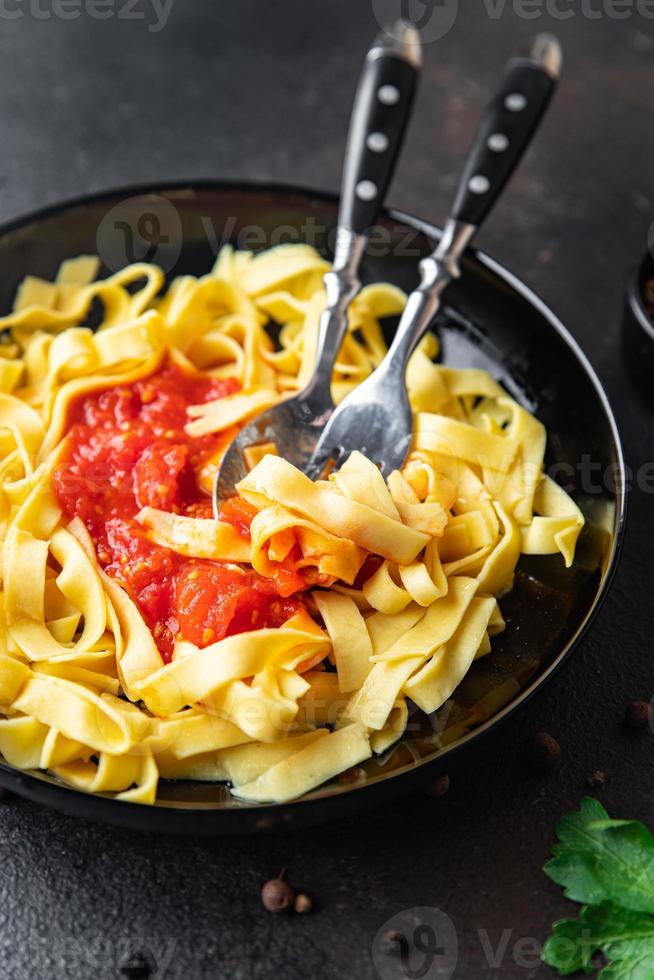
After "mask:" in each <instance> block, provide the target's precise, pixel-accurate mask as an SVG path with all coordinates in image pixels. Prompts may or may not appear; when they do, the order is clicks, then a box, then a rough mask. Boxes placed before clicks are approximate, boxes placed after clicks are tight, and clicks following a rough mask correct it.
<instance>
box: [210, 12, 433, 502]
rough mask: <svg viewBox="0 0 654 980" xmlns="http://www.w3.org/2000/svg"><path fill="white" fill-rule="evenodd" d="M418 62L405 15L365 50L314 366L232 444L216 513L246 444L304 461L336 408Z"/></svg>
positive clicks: (238, 474) (217, 490)
mask: <svg viewBox="0 0 654 980" xmlns="http://www.w3.org/2000/svg"><path fill="white" fill-rule="evenodd" d="M420 65H421V53H420V40H419V35H418V32H417V31H416V29H415V28H414V27H412V26H410V25H409V24H407V23H406V22H405V21H398V22H397V24H395V26H394V27H393V28H392V29H389V30H386V31H384V32H383V33H382V34H380V35H379V37H378V38H377V39H376V40H375V42H374V44H373V46H372V48H371V49H370V51H369V52H368V54H367V56H366V59H365V62H364V66H363V70H362V73H361V79H360V81H359V86H358V88H357V92H356V96H355V101H354V107H353V111H352V119H351V122H350V130H349V133H348V139H347V146H346V149H345V160H344V165H343V179H342V186H341V203H340V208H339V214H338V227H337V233H336V247H335V250H334V262H333V266H332V269H331V270H330V271H329V272H327V273H326V274H325V276H324V284H325V289H326V292H327V304H326V308H325V310H324V312H323V313H322V316H321V318H320V324H319V330H318V343H317V351H316V360H315V367H314V372H313V375H312V377H311V378H310V380H309V382H308V384H307V385H306V387H305V388H304V389H303V390H302V391H301V392H300V393H299V394H298V395H295V396H294V397H292V398H289V399H287V400H285V401H283V402H281V403H280V404H278V405H275V406H274V407H273V408H271V409H269V410H268V411H266V412H264V413H263V414H261V415H259V416H257V417H256V418H255V419H254V420H253V421H251V422H250V423H249V424H248V425H246V426H245V427H244V428H243V429H242V430H241V431H240V433H239V434H238V436H237V437H236V439H234V441H233V442H232V443H231V444H230V446H229V447H228V449H227V452H226V453H225V455H224V457H223V459H222V461H221V465H220V469H219V471H218V474H217V477H216V481H215V484H214V500H213V504H214V513H215V515H216V517H217V516H218V511H219V508H220V503H221V501H222V500H225V499H226V498H227V497H229V496H230V495H231V494H233V493H234V492H235V491H234V487H235V485H236V483H238V481H239V480H241V479H242V478H243V477H244V476H245V474H246V473H247V469H248V468H247V465H246V461H245V450H246V449H247V448H248V447H251V446H253V445H256V444H257V443H259V444H261V443H263V442H267V441H272V442H275V443H276V444H277V445H279V446H280V450H281V451H283V453H284V456H285V457H286V459H288V460H289V461H290V462H292V463H295V464H296V465H298V466H300V467H302V466H304V465H305V464H306V462H307V460H308V459H309V457H310V455H311V452H312V450H313V449H314V448H315V445H316V442H317V440H318V435H319V434H320V432H321V431H322V429H323V427H324V425H325V423H326V422H327V419H328V418H329V416H330V415H331V413H332V412H333V411H334V403H333V401H332V397H331V391H330V386H331V378H332V373H333V370H334V364H335V362H336V357H337V355H338V352H339V350H340V348H341V345H342V343H343V340H344V339H345V334H346V333H347V326H348V320H347V310H348V307H349V305H350V303H351V302H352V300H353V299H354V297H355V296H356V294H357V293H358V291H359V289H360V287H361V283H360V282H359V278H358V270H359V265H360V263H361V259H362V256H363V253H364V251H365V248H366V244H367V241H368V236H369V232H370V228H371V226H372V225H374V223H375V221H376V218H377V214H378V211H379V208H380V207H381V204H382V201H383V199H384V196H385V194H386V191H387V189H388V186H389V184H390V181H391V177H392V175H393V171H394V169H395V164H396V162H397V158H398V156H399V151H400V147H401V144H402V138H403V136H404V131H405V129H406V124H407V122H408V119H409V115H410V112H411V107H412V104H413V97H414V94H415V89H416V83H417V80H418V74H419V70H420Z"/></svg>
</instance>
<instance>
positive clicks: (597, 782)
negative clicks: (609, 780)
mask: <svg viewBox="0 0 654 980" xmlns="http://www.w3.org/2000/svg"><path fill="white" fill-rule="evenodd" d="M586 782H587V783H588V785H589V786H592V787H593V788H596V787H598V786H603V785H604V783H605V782H606V773H605V772H604V771H603V770H602V769H594V770H593V771H592V772H590V773H588V775H587V776H586Z"/></svg>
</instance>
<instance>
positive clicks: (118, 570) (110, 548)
mask: <svg viewBox="0 0 654 980" xmlns="http://www.w3.org/2000/svg"><path fill="white" fill-rule="evenodd" d="M238 387H239V386H238V383H237V382H236V381H234V380H232V379H226V380H223V379H214V378H207V377H205V376H204V375H202V374H189V373H187V372H185V371H183V370H182V369H181V368H179V367H178V366H177V365H175V364H173V363H170V362H168V363H165V364H164V365H163V366H162V367H161V368H160V369H159V370H158V371H156V372H155V373H154V374H152V375H149V376H148V377H147V378H144V379H142V380H140V381H135V382H133V383H132V384H130V385H117V386H116V387H114V388H108V389H105V390H104V391H101V392H95V393H93V394H91V395H86V396H80V398H79V399H78V400H77V402H75V403H74V404H73V405H72V406H71V412H70V417H69V448H68V451H67V453H66V455H65V458H63V459H62V460H61V462H60V464H59V466H58V467H57V469H56V470H55V473H54V477H53V479H54V488H55V493H56V495H57V498H58V500H59V504H60V506H61V507H62V509H63V511H64V513H65V514H66V515H67V516H68V517H69V518H72V517H74V516H77V517H79V518H81V520H83V521H84V523H85V525H86V527H87V528H88V531H89V533H90V535H91V537H92V538H93V541H94V543H95V549H96V554H97V556H98V561H99V563H100V565H101V566H102V567H103V568H104V570H105V572H107V574H108V575H111V576H112V577H113V578H115V579H116V581H117V582H119V583H120V585H122V586H123V588H125V589H126V591H127V592H128V593H129V595H130V596H131V597H132V599H133V600H134V601H135V602H136V604H137V606H138V607H139V610H140V611H141V614H142V616H143V618H144V620H145V622H146V623H147V625H148V627H149V628H150V630H151V632H152V635H153V636H154V639H155V641H156V643H157V646H158V647H159V650H160V651H161V654H162V656H163V658H164V660H165V661H168V660H169V659H170V656H171V654H172V650H173V644H174V642H175V639H176V638H180V639H184V640H188V641H190V642H191V643H195V644H196V645H197V646H199V647H204V646H208V645H209V644H210V643H214V642H215V641H216V640H220V639H222V638H223V637H225V636H228V635H231V634H234V633H242V632H245V631H246V630H251V629H257V628H261V627H264V626H269V627H275V626H281V624H282V623H283V622H285V621H286V620H287V619H288V618H289V617H290V616H292V615H294V613H296V612H298V611H299V610H300V609H302V608H304V603H303V602H302V598H301V596H299V595H295V594H292V592H293V591H294V590H295V589H296V588H297V587H298V586H302V587H305V586H304V585H303V583H301V582H300V580H298V578H297V576H295V577H293V576H292V574H291V573H288V574H287V575H286V576H284V575H282V576H280V577H279V578H278V579H277V580H275V581H272V580H270V579H265V578H263V577H262V576H260V575H258V574H257V573H256V572H254V571H252V570H246V571H244V570H243V569H242V568H239V567H238V566H234V565H230V564H229V563H225V562H216V561H208V560H205V559H196V558H186V557H184V556H182V555H178V554H176V553H175V552H174V551H171V550H170V549H168V548H162V547H160V546H159V545H156V544H152V543H151V542H150V541H148V540H147V537H146V534H145V531H144V529H143V527H142V526H141V525H140V524H139V523H138V522H137V521H136V520H135V516H136V514H138V512H139V511H140V509H141V508H142V507H146V506H149V507H156V508H158V509H159V510H166V511H171V512H174V513H176V514H183V515H186V516H189V517H211V516H212V510H211V500H210V497H209V495H208V492H207V488H205V489H203V488H202V487H201V486H200V484H199V482H198V478H199V475H200V472H201V470H202V467H203V466H206V465H207V464H208V463H210V462H211V459H212V457H214V456H215V455H216V454H217V453H218V452H219V451H220V449H221V447H222V446H223V445H224V444H225V443H226V442H228V441H229V440H230V439H231V438H232V436H233V434H234V433H233V432H225V433H221V434H219V435H207V436H201V437H196V438H192V437H191V436H189V435H187V433H186V432H185V431H184V425H185V423H186V422H187V421H188V417H187V414H186V409H187V407H188V406H189V405H198V404H201V403H204V402H208V401H213V400H215V399H218V398H224V397H225V396H226V395H230V394H232V393H233V392H235V391H237V390H238ZM253 513H254V510H253V509H251V508H249V507H248V505H247V504H246V503H245V502H239V503H238V504H237V503H236V502H235V503H234V504H231V505H228V506H226V507H225V508H224V511H223V513H222V514H221V517H222V519H223V520H228V521H229V522H230V523H232V524H233V525H234V526H235V527H236V528H237V529H238V530H239V533H240V534H242V535H243V536H244V537H246V538H249V525H250V521H251V519H252V516H253Z"/></svg>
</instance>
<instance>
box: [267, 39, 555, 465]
mask: <svg viewBox="0 0 654 980" xmlns="http://www.w3.org/2000/svg"><path fill="white" fill-rule="evenodd" d="M560 69H561V48H560V46H559V43H558V41H557V40H556V38H554V37H552V36H551V35H548V34H540V35H538V36H537V37H536V38H535V39H534V40H533V41H531V42H530V44H529V47H528V48H527V49H526V50H525V51H524V52H522V53H521V54H519V55H518V56H516V57H514V58H512V59H511V60H510V61H509V63H508V65H507V67H506V69H505V71H504V74H503V76H502V79H501V82H500V85H499V87H498V90H497V92H496V93H495V95H494V96H493V99H492V100H491V102H490V104H489V106H488V107H487V109H486V111H485V113H484V115H483V117H482V120H481V122H480V125H479V127H478V129H477V132H476V134H475V137H474V140H473V144H472V147H471V149H470V152H469V154H468V157H467V160H466V162H465V165H464V167H463V172H462V175H461V179H460V182H459V187H458V190H457V193H456V196H455V199H454V204H453V207H452V211H451V214H450V217H449V218H448V220H447V223H446V225H445V229H444V231H443V235H442V237H441V239H440V241H439V243H438V246H437V248H436V249H435V251H434V252H433V253H432V254H431V255H429V256H428V257H427V258H424V259H423V260H422V261H421V263H420V272H421V281H420V285H419V286H418V287H417V289H415V290H414V291H413V292H412V293H411V295H410V296H409V298H408V300H407V304H406V307H405V309H404V312H403V314H402V318H401V320H400V323H399V325H398V328H397V331H396V333H395V336H394V338H393V342H392V344H391V346H390V349H389V351H388V353H387V355H386V357H385V358H384V360H383V361H382V363H381V364H380V365H379V367H378V368H377V369H376V370H375V371H374V372H373V373H372V374H371V375H370V376H369V377H368V378H366V380H365V381H363V382H362V383H361V384H360V385H358V386H357V388H355V389H354V391H352V392H351V393H350V394H349V395H348V396H347V398H345V399H344V401H343V402H341V404H340V405H339V406H338V408H337V409H336V410H335V411H334V412H333V414H332V415H331V418H330V420H329V422H328V423H327V425H326V427H325V429H324V431H323V433H322V435H321V436H320V439H319V440H318V443H317V445H316V448H315V451H314V453H313V455H312V457H311V459H310V461H309V463H308V464H307V466H305V467H304V469H305V472H306V473H307V475H308V476H310V477H311V478H312V479H317V478H318V477H319V476H320V475H321V474H322V473H324V472H325V470H326V469H334V468H336V469H337V468H338V467H339V465H340V464H341V463H342V462H344V461H345V459H346V458H347V457H348V456H349V454H350V453H351V452H352V451H354V450H359V451H360V452H362V453H363V454H364V455H365V456H367V457H368V458H369V459H371V460H373V462H375V463H376V464H377V465H378V466H379V468H380V470H381V472H382V473H383V474H384V475H385V476H388V474H389V473H390V472H392V471H393V470H394V469H399V468H400V467H401V466H402V465H403V463H404V461H405V459H406V457H407V454H408V452H409V449H410V446H411V440H412V434H413V415H412V412H411V406H410V404H409V396H408V392H407V387H406V367H407V362H408V359H409V357H410V355H411V353H412V352H413V350H414V349H415V347H416V344H417V343H418V342H419V341H420V339H421V338H422V337H423V336H424V334H425V332H426V331H427V329H428V327H429V325H430V323H431V322H432V321H433V318H434V316H435V315H436V313H437V311H438V308H439V306H440V301H441V296H442V294H443V291H444V289H445V288H446V286H447V285H448V284H449V283H450V282H451V281H452V279H455V278H457V277H458V276H459V275H460V270H459V261H460V259H461V256H462V254H463V252H464V251H465V249H466V247H467V245H468V244H469V243H470V241H471V239H472V237H473V235H474V234H475V232H476V231H477V230H478V228H479V227H480V225H481V224H482V222H483V221H484V219H485V218H486V216H487V215H488V213H489V211H490V209H491V207H492V206H493V204H494V203H495V201H496V200H497V198H498V197H499V195H500V193H501V191H502V190H503V188H504V186H505V184H506V182H507V181H508V179H509V177H510V176H511V174H512V173H513V171H514V169H515V167H516V166H517V164H518V162H519V160H520V158H521V157H522V155H523V153H524V151H525V150H526V148H527V146H528V145H529V143H530V141H531V138H532V136H533V135H534V133H535V131H536V128H537V126H538V123H539V122H540V120H541V118H542V116H543V113H544V112H545V109H546V107H547V105H548V103H549V101H550V98H551V96H552V93H553V92H554V89H555V87H556V83H557V81H558V78H559V74H560ZM279 444H280V451H284V450H285V445H284V442H283V441H282V440H279Z"/></svg>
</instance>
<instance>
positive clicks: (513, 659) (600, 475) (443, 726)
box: [0, 181, 625, 834]
mask: <svg viewBox="0 0 654 980" xmlns="http://www.w3.org/2000/svg"><path fill="white" fill-rule="evenodd" d="M336 213H337V199H336V198H335V197H334V196H332V195H327V194H322V193H317V192H313V191H306V190H298V189H294V188H289V187H276V186H275V187H273V186H269V185H252V184H225V183H214V182H206V181H204V182H198V183H194V184H177V185H168V186H166V187H165V188H161V187H156V188H155V187H139V188H131V189H128V190H122V191H114V192H111V193H106V194H102V195H98V196H94V197H87V198H83V199H80V200H77V201H73V202H70V203H66V204H62V205H59V206H56V207H52V208H48V209H46V210H43V211H41V212H39V213H37V214H33V215H30V216H29V217H27V218H23V219H20V220H18V221H14V222H12V223H11V224H8V225H5V226H4V227H3V228H1V229H0V269H1V270H2V275H1V277H0V310H1V311H2V312H3V313H4V312H7V311H8V310H9V309H10V306H11V303H12V300H13V296H14V293H15V290H16V286H17V285H18V283H19V282H20V281H21V279H22V278H23V277H24V276H25V275H26V274H28V273H32V274H35V275H40V276H43V277H45V278H48V279H51V278H52V277H53V276H54V274H55V272H56V270H57V267H58V265H59V263H60V262H61V260H62V259H65V258H68V257H71V256H76V255H79V254H82V253H95V252H98V253H99V254H100V256H101V258H102V259H103V262H104V263H105V265H106V269H105V271H106V272H109V271H115V270H116V269H117V268H120V267H121V266H123V265H125V264H126V263H128V262H131V261H134V260H135V259H143V258H144V259H146V260H151V261H155V262H158V263H159V264H161V265H162V266H163V267H164V268H165V269H166V271H167V273H169V275H171V276H173V275H179V274H183V273H195V274H200V273H204V272H205V271H207V270H208V269H209V268H210V266H211V264H212V262H213V257H214V254H215V251H216V248H217V246H218V245H219V244H221V243H222V242H224V241H228V240H229V241H231V242H232V243H236V244H238V245H240V247H249V248H254V249H257V250H259V249H262V248H266V247H269V246H270V245H275V244H279V243H280V242H283V241H305V240H308V241H309V242H310V243H311V244H314V245H315V246H316V247H317V248H318V249H319V250H321V251H323V252H325V253H326V254H329V253H330V245H331V243H332V242H333V235H334V227H335V223H336ZM438 234H439V233H438V230H437V229H436V228H434V227H432V226H430V225H428V224H426V223H425V222H422V221H420V220H418V219H416V218H413V217H410V216H409V215H406V214H401V213H399V212H394V211H391V212H386V213H385V214H384V216H383V218H382V219H381V222H380V226H379V229H378V232H377V233H376V234H374V235H373V236H372V241H371V246H370V248H369V254H368V256H367V257H366V259H365V260H364V263H363V269H362V274H363V279H364V281H365V282H370V281H380V280H388V281H391V282H393V283H396V284H397V285H398V286H401V287H402V288H403V289H405V290H409V289H411V288H412V287H413V286H414V285H415V284H416V282H417V278H418V277H417V260H418V258H419V256H420V255H422V254H425V253H426V252H427V251H428V250H430V249H431V248H432V247H433V246H432V242H433V240H434V238H437V237H438ZM446 300H447V302H446V303H445V306H444V308H443V309H442V311H441V312H440V313H439V315H438V318H437V321H436V327H437V330H438V334H439V337H440V340H441V345H442V359H443V361H444V362H445V363H447V364H451V365H453V366H457V367H483V368H487V369H488V370H490V371H491V373H492V374H493V375H494V376H495V377H496V378H497V379H498V380H499V381H500V382H501V383H502V384H504V385H505V386H506V387H507V389H508V390H509V391H510V393H511V394H512V395H513V396H514V397H515V398H516V399H517V400H518V401H520V402H521V403H522V404H523V405H525V406H526V407H527V408H529V409H530V411H532V412H535V413H536V415H537V416H538V417H539V418H540V419H541V420H542V421H543V422H544V423H545V425H546V426H547V430H548V434H549V439H548V456H547V463H548V466H550V467H553V469H551V470H550V472H551V474H552V475H554V476H555V477H556V478H558V479H559V482H562V483H563V484H564V485H565V486H566V489H569V490H570V491H571V492H572V493H573V496H574V497H575V499H576V501H577V503H578V504H579V506H580V507H581V509H582V510H583V512H584V514H585V515H586V517H587V524H586V527H585V529H584V531H583V533H582V536H581V538H580V542H579V546H578V550H577V559H576V561H575V565H574V566H573V568H572V569H569V570H566V569H565V568H564V566H563V562H562V559H561V558H560V556H558V555H557V556H547V557H523V558H522V559H521V561H520V563H519V566H518V574H517V577H516V585H515V588H514V590H513V592H512V593H511V594H510V595H508V596H507V597H506V598H505V599H504V600H503V601H502V609H503V612H504V615H505V617H506V619H507V625H508V628H507V630H506V632H505V633H503V634H501V635H500V636H498V637H497V638H495V640H494V642H493V653H492V654H491V655H490V656H488V657H485V658H483V659H482V660H480V661H478V662H477V663H475V664H474V665H473V668H472V669H471V671H470V673H469V674H468V676H467V677H466V678H465V680H464V681H463V683H462V684H461V685H460V687H459V688H458V690H457V691H456V693H455V696H454V698H453V701H452V702H451V703H449V704H448V705H446V706H444V708H443V709H441V711H440V712H439V713H438V715H437V717H436V718H435V719H434V718H433V719H431V721H430V720H429V719H427V718H425V717H424V716H422V715H420V713H416V714H415V715H412V716H411V717H410V721H409V729H410V730H408V731H407V734H406V735H405V737H404V738H403V740H402V742H401V743H399V744H398V745H397V746H396V747H395V748H393V749H391V750H390V751H389V752H387V753H386V755H385V756H382V757H381V758H380V759H374V760H370V761H369V762H368V763H366V764H365V765H364V766H363V767H361V770H360V772H359V773H358V779H357V781H356V782H342V781H335V782H333V783H330V784H329V785H326V786H324V787H322V788H320V789H318V790H316V791H314V792H313V793H310V794H308V795H307V796H306V797H304V798H303V799H301V800H298V801H295V802H293V803H287V804H283V805H269V804H266V805H248V804H244V803H239V802H238V801H236V800H234V799H233V798H232V797H231V795H230V793H229V791H228V789H227V788H226V787H225V786H224V785H221V784H203V783H193V782H186V781H179V782H162V784H161V785H160V792H159V798H158V800H157V803H156V804H155V805H154V806H144V805H138V804H132V803H123V802H118V801H115V800H113V799H112V798H111V796H109V795H100V796H92V795H88V794H85V793H81V792H79V791H77V790H75V789H71V788H69V787H67V786H64V785H63V784H61V783H60V782H59V781H58V780H57V779H56V778H54V777H52V776H49V775H47V774H45V773H41V772H29V773H26V772H19V771H17V770H15V769H13V768H12V767H11V766H9V765H7V764H5V763H2V762H0V783H1V784H2V785H4V786H5V787H7V788H8V789H9V790H12V791H14V792H16V793H19V794H21V795H23V796H26V797H29V798H30V799H33V800H37V801H39V802H41V803H45V804H47V805H49V806H53V807H55V808H57V809H59V810H63V811H65V812H67V813H71V814H76V815H79V816H83V817H87V818H90V819H97V820H103V821H107V822H110V823H114V824H120V825H124V826H129V827H134V828H141V829H147V830H154V831H160V832H172V833H192V834H222V833H225V834H227V833H245V832H251V831H257V830H268V829H272V828H276V829H278V828H280V827H295V826H301V825H307V824H311V823H318V822H322V821H327V820H332V819H334V818H337V817H341V816H345V815H349V814H353V813H356V812H358V811H361V810H364V809H366V808H372V807H375V806H379V805H380V804H382V803H385V802H387V801H388V800H390V799H392V798H394V797H397V796H399V795H401V794H404V793H406V792H408V791H410V790H412V789H413V788H415V787H417V786H418V785H421V784H424V783H426V782H428V781H432V780H434V779H435V778H436V777H437V776H438V775H439V774H440V773H441V772H444V771H446V770H447V771H448V772H451V771H452V770H453V768H454V767H455V766H456V765H459V764H460V762H461V761H462V760H463V759H464V758H466V757H470V756H471V755H472V753H474V751H475V749H476V748H477V747H479V746H480V745H481V743H482V742H483V741H484V740H486V739H489V738H490V737H491V735H492V733H493V732H494V731H496V729H497V726H498V725H499V724H500V723H501V722H502V721H503V720H504V719H506V718H507V717H508V716H509V715H511V714H512V713H513V712H514V711H515V710H516V709H517V708H518V707H519V706H520V705H523V704H525V703H526V702H527V701H528V700H529V698H530V697H531V696H532V695H533V694H535V693H536V692H537V691H539V690H540V689H542V687H543V686H544V684H545V682H546V680H548V679H549V678H550V677H551V676H552V675H553V674H554V672H555V671H556V670H557V669H558V668H559V667H560V666H561V664H562V663H563V662H564V661H565V660H566V659H567V658H568V657H569V656H570V654H571V652H572V650H573V648H574V647H575V646H576V645H577V643H578V642H579V640H580V639H581V637H582V635H583V634H584V633H585V631H586V630H587V629H588V628H589V626H590V623H591V620H592V619H593V616H594V614H595V613H596V611H597V609H598V607H599V604H600V602H601V600H602V599H603V597H604V595H605V594H606V591H607V589H608V586H609V583H610V581H611V577H612V575H613V572H614V570H615V566H616V562H617V557H618V551H619V547H620V542H621V538H622V531H623V525H624V514H625V468H624V461H623V458H622V450H621V446H620V439H619V436H618V432H617V428H616V423H615V419H614V417H613V413H612V411H611V408H610V406H609V403H608V401H607V398H606V395H605V394H604V392H603V390H602V387H601V385H600V383H599V381H598V379H597V377H596V375H595V373H594V372H593V370H592V368H591V366H590V364H589V363H588V361H587V360H586V358H585V356H584V354H583V353H582V351H581V350H580V349H579V347H578V345H577V344H576V342H575V340H574V339H573V338H572V337H571V335H570V334H569V333H568V332H567V331H566V329H565V328H564V327H563V326H562V324H561V323H559V321H558V320H557V319H556V317H555V316H554V315H553V314H552V313H551V312H550V310H549V309H548V308H547V307H546V306H545V305H544V303H542V302H541V300H540V299H539V298H538V297H537V296H535V295H534V294H533V293H532V292H531V291H530V290H529V289H528V288H527V287H526V286H525V285H524V284H523V283H521V282H520V281H519V280H518V279H516V278H515V276H513V275H511V273H510V272H508V271H507V270H506V269H504V268H503V267H502V266H500V265H499V264H498V263H497V262H495V261H494V260H493V259H491V258H489V257H488V256H486V255H484V254H482V253H480V252H475V251H471V252H470V253H469V255H468V256H467V258H466V260H465V261H464V264H463V275H462V278H461V280H460V281H458V282H456V283H454V284H453V285H452V286H451V287H450V289H449V290H448V292H447V293H446ZM387 326H388V330H389V333H390V332H392V329H393V326H394V324H392V323H389V324H387ZM554 464H556V465H554ZM469 778H471V779H472V778H474V775H473V773H472V772H471V773H470V776H469Z"/></svg>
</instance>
